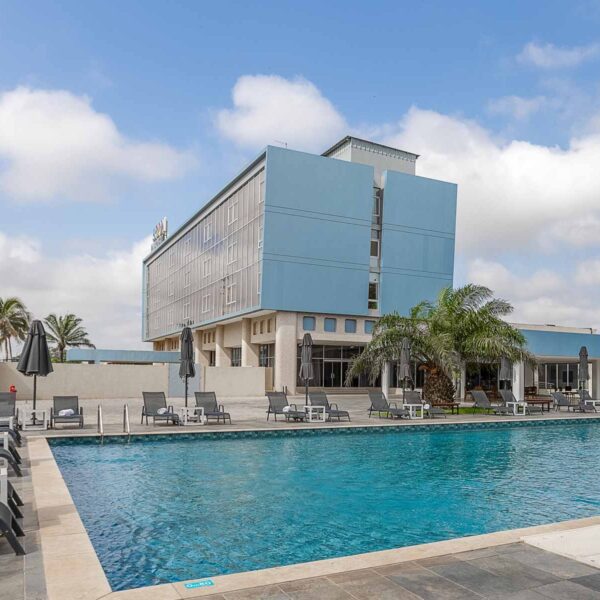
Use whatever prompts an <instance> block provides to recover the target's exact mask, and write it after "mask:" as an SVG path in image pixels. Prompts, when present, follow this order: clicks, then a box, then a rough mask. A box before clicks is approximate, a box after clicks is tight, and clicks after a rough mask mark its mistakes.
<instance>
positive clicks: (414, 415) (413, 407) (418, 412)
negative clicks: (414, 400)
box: [403, 404, 425, 419]
mask: <svg viewBox="0 0 600 600" xmlns="http://www.w3.org/2000/svg"><path fill="white" fill-rule="evenodd" d="M403 406H404V408H407V409H408V412H409V413H410V418H411V419H423V418H424V416H425V411H424V410H423V405H422V404H403Z"/></svg>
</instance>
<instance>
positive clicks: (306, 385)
mask: <svg viewBox="0 0 600 600" xmlns="http://www.w3.org/2000/svg"><path fill="white" fill-rule="evenodd" d="M304 404H305V405H306V406H308V377H307V378H306V379H305V380H304Z"/></svg>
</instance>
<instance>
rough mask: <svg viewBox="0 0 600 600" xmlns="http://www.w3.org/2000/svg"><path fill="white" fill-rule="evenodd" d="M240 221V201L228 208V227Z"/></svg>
mask: <svg viewBox="0 0 600 600" xmlns="http://www.w3.org/2000/svg"><path fill="white" fill-rule="evenodd" d="M237 220H238V201H237V200H234V201H233V202H231V203H230V204H229V206H228V207H227V225H233V224H234V223H235V222H236V221H237Z"/></svg>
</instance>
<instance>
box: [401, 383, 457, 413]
mask: <svg viewBox="0 0 600 600" xmlns="http://www.w3.org/2000/svg"><path fill="white" fill-rule="evenodd" d="M404 403H405V404H421V405H422V406H423V407H424V406H425V404H429V408H423V409H422V410H423V413H424V414H427V415H428V416H430V417H431V418H433V417H435V416H436V415H438V416H440V417H444V418H446V417H447V415H446V411H445V410H444V409H443V408H440V407H439V406H433V405H432V404H431V403H428V402H425V401H424V400H423V399H422V398H421V394H419V392H417V391H415V390H407V391H406V392H404Z"/></svg>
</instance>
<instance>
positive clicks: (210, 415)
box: [195, 392, 231, 425]
mask: <svg viewBox="0 0 600 600" xmlns="http://www.w3.org/2000/svg"><path fill="white" fill-rule="evenodd" d="M195 395H196V406H201V407H202V408H203V409H204V416H205V417H206V419H207V420H208V419H217V423H219V422H220V420H221V419H223V424H225V419H229V424H230V425H231V416H230V414H229V413H228V412H225V407H224V406H223V405H222V404H217V395H216V394H215V393H214V392H195Z"/></svg>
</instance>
